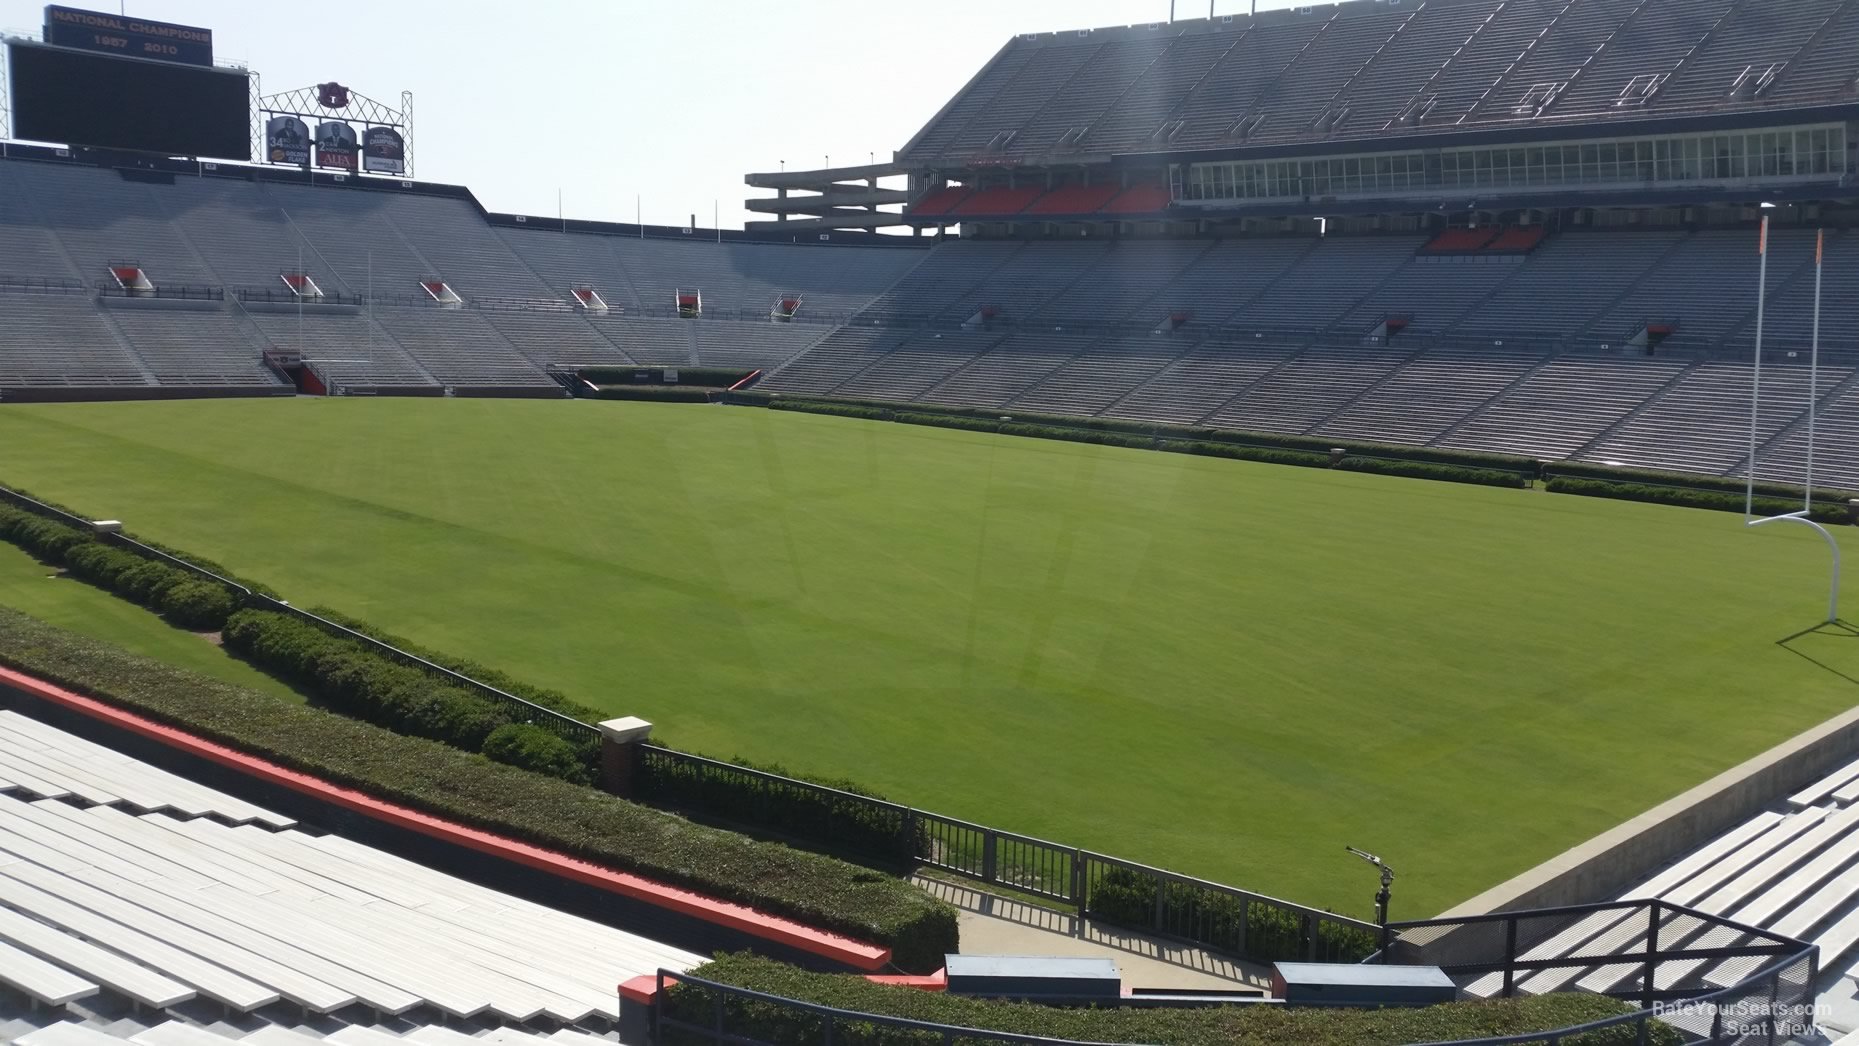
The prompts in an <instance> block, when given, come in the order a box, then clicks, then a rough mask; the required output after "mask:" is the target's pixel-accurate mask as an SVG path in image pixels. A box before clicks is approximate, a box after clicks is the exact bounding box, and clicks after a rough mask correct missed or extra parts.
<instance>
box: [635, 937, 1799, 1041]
mask: <svg viewBox="0 0 1859 1046" xmlns="http://www.w3.org/2000/svg"><path fill="white" fill-rule="evenodd" d="M1609 926H1612V927H1614V928H1617V929H1624V930H1626V931H1628V932H1627V933H1625V934H1622V935H1616V936H1614V937H1609V936H1607V934H1606V930H1607V927H1609ZM1390 929H1391V930H1392V931H1393V932H1394V933H1395V934H1396V937H1395V941H1394V943H1393V946H1392V948H1391V949H1390V950H1389V951H1386V952H1384V953H1383V954H1382V955H1381V957H1380V958H1381V959H1382V960H1383V961H1390V962H1397V963H1401V964H1414V965H1429V966H1431V965H1438V966H1441V967H1442V968H1444V969H1445V970H1446V972H1447V973H1448V974H1449V975H1451V976H1452V978H1453V980H1454V982H1455V983H1457V984H1458V985H1459V987H1460V989H1461V991H1462V992H1463V993H1464V994H1466V995H1468V996H1480V995H1482V996H1485V997H1493V998H1495V997H1501V996H1502V995H1504V994H1508V993H1511V992H1513V991H1514V990H1515V989H1516V988H1517V986H1519V985H1520V984H1521V983H1522V982H1523V981H1524V980H1526V979H1527V978H1529V977H1540V976H1544V975H1548V976H1550V977H1552V978H1553V977H1555V976H1556V975H1558V974H1561V973H1570V974H1581V975H1582V977H1581V978H1574V979H1571V980H1569V981H1568V982H1567V983H1565V984H1563V985H1561V986H1560V987H1561V990H1581V988H1582V986H1583V985H1584V984H1585V983H1587V980H1586V979H1588V978H1596V977H1599V976H1600V975H1601V974H1602V973H1603V972H1604V971H1614V972H1617V973H1621V974H1622V975H1624V976H1625V978H1626V980H1627V981H1629V982H1631V983H1633V984H1635V985H1637V986H1638V987H1637V988H1636V989H1635V990H1634V991H1632V992H1629V993H1627V994H1628V995H1631V996H1634V997H1636V998H1637V999H1638V1001H1639V1005H1640V1008H1639V1009H1638V1010H1635V1011H1634V1012H1631V1013H1625V1014H1622V1015H1620V1016H1618V1017H1610V1018H1607V1019H1604V1020H1599V1021H1592V1022H1589V1023H1585V1024H1580V1025H1574V1026H1570V1027H1563V1028H1556V1029H1550V1030H1546V1031H1541V1032H1532V1033H1527V1034H1521V1035H1506V1036H1493V1037H1488V1038H1478V1039H1457V1040H1438V1041H1435V1042H1431V1043H1427V1044H1424V1046H1564V1044H1569V1046H1573V1044H1575V1043H1599V1042H1606V1043H1627V1042H1634V1043H1640V1044H1657V1043H1673V1042H1680V1041H1682V1042H1688V1043H1721V1044H1724V1046H1756V1044H1762V1046H1781V1044H1783V1043H1788V1042H1791V1041H1794V1040H1796V1039H1798V1038H1799V1039H1807V1038H1811V1037H1813V1034H1814V1031H1815V1029H1814V1026H1813V1002H1814V981H1815V979H1816V977H1817V976H1818V974H1819V966H1818V951H1817V949H1815V948H1814V947H1813V946H1812V945H1809V944H1806V943H1804V942H1801V941H1797V940H1794V939H1792V938H1787V937H1783V936H1780V935H1778V934H1772V933H1767V932H1765V931H1762V930H1758V929H1755V928H1753V927H1748V926H1743V925H1740V924H1737V923H1735V922H1732V921H1730V920H1726V919H1721V918H1718V917H1716V916H1712V915H1709V914H1707V913H1703V912H1698V911H1695V910H1693V909H1689V908H1683V907H1680V906H1678V905H1671V904H1665V903H1663V902H1659V901H1635V902H1623V903H1619V904H1603V905H1582V906H1576V907H1569V908H1557V909H1543V910H1537V911H1528V912H1512V913H1503V914H1498V915H1491V916H1480V917H1475V918H1470V919H1461V920H1429V921H1426V922H1410V923H1400V924H1396V925H1395V926H1393V927H1391V928H1390ZM1590 932H1599V933H1600V934H1601V936H1600V937H1597V938H1595V939H1594V943H1600V942H1605V943H1606V944H1607V946H1608V947H1607V948H1606V949H1604V950H1601V951H1588V952H1584V953H1583V954H1580V955H1578V956H1573V957H1570V958H1567V959H1564V960H1556V961H1548V959H1547V958H1546V957H1545V956H1546V953H1545V952H1544V949H1545V948H1547V947H1550V946H1551V942H1554V941H1556V940H1558V939H1559V938H1562V937H1565V936H1566V937H1569V938H1571V939H1573V938H1576V937H1580V938H1581V940H1580V941H1577V942H1576V943H1577V945H1581V944H1585V943H1590V942H1589V939H1588V938H1587V937H1586V936H1585V935H1586V934H1588V933H1590ZM1634 932H1638V933H1643V934H1645V935H1647V940H1648V941H1649V942H1650V943H1649V944H1647V945H1645V946H1642V942H1640V941H1638V940H1636V939H1634V938H1633V937H1632V933H1634ZM1660 940H1669V941H1672V942H1676V943H1675V944H1673V945H1672V946H1669V947H1667V946H1661V945H1660V944H1659V943H1658V942H1659V941H1660ZM1577 950H1580V949H1579V947H1578V949H1577ZM1532 955H1536V956H1537V957H1536V958H1531V956H1532ZM1712 978H1715V980H1716V982H1717V983H1727V984H1728V986H1727V987H1713V981H1712ZM1493 985H1497V986H1499V987H1500V988H1502V989H1503V990H1502V991H1498V992H1492V991H1489V990H1487V989H1490V988H1491V987H1492V986H1493ZM1660 985H1665V987H1660ZM673 986H675V991H668V990H667V989H668V988H670V987H673ZM1605 994H1612V995H1616V996H1618V995H1620V994H1621V993H1617V992H1610V993H1605ZM652 1029H653V1038H652V1041H653V1042H654V1043H657V1044H659V1046H699V1044H701V1046H726V1044H727V1046H763V1044H767V1046H773V1044H777V1043H790V1042H817V1043H825V1044H833V1043H853V1042H857V1043H873V1044H884V1046H890V1044H899V1046H906V1044H910V1046H914V1044H917V1043H922V1044H924V1046H955V1044H958V1043H960V1044H969V1043H975V1044H994V1043H1058V1042H1064V1041H1069V1040H1058V1039H1050V1038H1040V1037H1036V1036H1026V1035H1016V1034H1012V1033H1008V1032H996V1031H983V1030H977V1029H974V1028H967V1027H959V1026H954V1025H945V1024H937V1023H934V1022H930V1021H919V1020H908V1019H904V1018H900V1017H890V1016H881V1015H876V1014H869V1013H856V1012H852V1011H848V1010H841V1009H835V1008H833V1007H830V1006H823V1005H820V1004H818V1003H810V1002H804V1001H801V1000H796V999H786V998H782V997H780V996H776V995H770V994H768V993H765V992H757V991H751V990H749V989H745V988H739V987H734V986H731V985H725V984H720V983H718V982H715V981H710V980H705V979H703V978H699V977H691V976H689V975H686V974H675V973H671V972H669V971H664V970H661V971H659V974H658V993H657V996H656V998H655V1000H654V1002H653V1005H652Z"/></svg>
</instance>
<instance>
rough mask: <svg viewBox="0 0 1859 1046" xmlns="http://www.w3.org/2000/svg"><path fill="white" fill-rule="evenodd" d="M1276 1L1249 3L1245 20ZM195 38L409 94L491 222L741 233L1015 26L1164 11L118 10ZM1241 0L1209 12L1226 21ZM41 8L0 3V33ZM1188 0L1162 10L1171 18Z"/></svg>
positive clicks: (408, 4)
mask: <svg viewBox="0 0 1859 1046" xmlns="http://www.w3.org/2000/svg"><path fill="white" fill-rule="evenodd" d="M1293 2H1296V0H1260V3H1259V5H1258V6H1259V9H1260V10H1265V9H1268V8H1277V7H1287V6H1291V4H1292V3H1293ZM66 4H67V6H71V7H82V8H88V9H92V10H100V11H112V12H113V11H116V10H118V8H119V6H120V7H121V8H122V9H124V10H126V11H127V13H128V14H131V15H135V16H140V17H143V18H148V19H153V20H157V21H165V22H179V23H182V24H185V25H196V26H204V27H207V28H210V29H212V30H213V31H214V49H215V54H216V57H217V58H219V59H220V60H221V61H228V60H236V61H239V62H241V63H242V64H244V65H246V66H247V67H248V68H250V69H253V70H256V71H257V72H258V73H259V75H260V77H261V85H262V89H263V90H264V91H265V93H268V94H269V93H276V92H281V91H285V90H290V89H295V88H299V87H307V86H309V85H312V84H318V83H323V82H325V81H329V80H336V81H338V82H340V83H343V84H346V85H348V86H349V87H350V88H352V89H354V90H356V91H359V92H360V93H362V94H364V95H368V96H369V97H371V98H374V99H377V100H379V101H382V102H386V103H389V104H390V105H393V106H398V104H399V101H400V92H402V91H412V92H413V95H414V99H413V103H414V104H413V111H414V141H413V150H414V167H415V175H416V177H418V178H419V179H420V180H422V181H438V182H449V183H455V184H464V185H467V186H470V187H471V189H472V191H473V192H474V193H476V195H477V197H478V200H479V202H481V203H483V204H484V206H485V207H487V208H489V209H490V210H493V211H511V212H517V213H525V214H542V215H552V214H555V213H556V208H557V196H558V193H559V196H560V200H561V208H562V210H563V211H564V213H565V214H566V215H567V216H568V217H570V218H586V219H599V220H606V221H623V222H630V221H632V220H633V219H634V215H635V213H642V214H643V216H644V218H645V220H646V221H647V222H649V223H652V224H662V225H680V226H681V225H684V224H686V223H687V222H689V221H690V218H691V216H692V215H693V214H695V215H696V216H697V223H698V225H700V226H703V227H709V226H711V225H712V218H711V216H712V213H713V209H714V211H715V213H717V214H719V215H720V218H721V224H722V226H723V227H724V228H740V227H741V226H742V223H743V222H744V221H745V220H748V219H749V218H750V217H751V215H750V214H749V213H748V212H747V211H745V210H744V209H743V206H742V201H743V200H744V199H745V198H747V197H749V196H760V195H768V194H766V193H765V192H763V191H761V190H751V189H749V188H748V187H747V186H745V185H744V184H743V182H742V176H743V175H744V174H746V173H748V172H750V171H772V170H777V169H779V168H780V166H781V164H782V163H783V161H785V162H786V164H787V166H788V167H789V168H790V169H799V168H815V167H821V166H826V165H827V164H828V159H829V158H830V161H831V163H832V164H837V165H840V166H846V165H849V164H855V163H857V164H862V163H866V162H868V159H869V158H870V157H873V156H876V157H877V158H879V159H888V158H889V154H890V153H891V152H892V151H893V150H896V149H899V148H901V147H902V146H903V145H904V143H905V142H907V141H908V140H909V139H910V137H911V135H913V134H915V133H916V132H917V131H918V130H919V129H920V128H921V127H922V126H923V124H924V123H926V122H928V120H929V118H930V117H931V116H933V115H935V113H936V111H937V110H938V109H939V108H941V107H942V105H943V103H944V102H946V101H948V100H949V98H950V97H951V96H953V95H954V94H955V93H956V92H957V91H958V90H960V89H961V87H962V85H963V84H965V83H967V82H968V79H969V78H970V77H971V76H973V75H974V74H975V73H976V72H977V71H978V70H979V69H980V68H981V66H982V65H983V64H984V63H986V62H987V60H988V59H989V58H990V57H992V56H993V54H994V52H996V51H997V50H999V49H1000V47H1001V45H1002V44H1004V43H1006V42H1007V40H1008V39H1010V38H1011V37H1012V36H1014V35H1015V34H1017V33H1023V32H1050V31H1054V30H1063V29H1082V28H1091V27H1098V26H1110V25H1127V24H1131V23H1136V22H1152V21H1161V20H1166V19H1167V18H1168V13H1169V0H937V2H935V3H923V2H920V0H919V2H908V3H906V2H899V0H785V2H779V3H768V2H754V0H654V2H649V3H648V2H642V0H529V2H528V3H510V2H507V0H504V2H496V3H492V2H488V0H452V2H441V0H373V2H363V0H316V2H314V3H310V4H295V3H282V2H278V0H125V2H124V3H122V4H120V5H119V4H117V3H112V2H107V0H105V2H84V0H66ZM1249 6H1250V0H1214V10H1215V12H1216V13H1218V14H1243V13H1245V12H1246V11H1247V10H1248V9H1249ZM43 11H44V5H43V2H42V0H41V2H38V3H34V2H27V0H0V31H8V30H10V31H21V30H31V31H33V35H37V32H36V30H37V29H38V27H39V26H40V25H42V24H43V23H44V15H43ZM1207 12H1208V6H1207V0H1178V6H1177V14H1178V15H1179V16H1180V17H1182V18H1189V17H1196V18H1198V17H1204V16H1206V14H1207Z"/></svg>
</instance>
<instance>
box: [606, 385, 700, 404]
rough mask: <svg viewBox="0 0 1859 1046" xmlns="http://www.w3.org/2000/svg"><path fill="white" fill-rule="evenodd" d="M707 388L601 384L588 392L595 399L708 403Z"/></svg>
mask: <svg viewBox="0 0 1859 1046" xmlns="http://www.w3.org/2000/svg"><path fill="white" fill-rule="evenodd" d="M710 395H711V394H710V391H709V390H708V389H698V388H689V387H686V386H682V385H602V386H600V387H598V388H596V389H595V390H594V391H593V392H592V393H590V394H588V396H587V398H588V399H597V400H655V401H657V402H660V403H708V402H710Z"/></svg>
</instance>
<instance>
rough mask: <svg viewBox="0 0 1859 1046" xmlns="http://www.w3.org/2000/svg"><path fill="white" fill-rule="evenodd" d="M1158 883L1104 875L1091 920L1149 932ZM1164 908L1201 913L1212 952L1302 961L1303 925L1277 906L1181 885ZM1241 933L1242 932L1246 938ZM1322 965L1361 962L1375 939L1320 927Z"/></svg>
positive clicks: (1166, 896) (1170, 887) (1202, 936)
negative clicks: (1094, 919)
mask: <svg viewBox="0 0 1859 1046" xmlns="http://www.w3.org/2000/svg"><path fill="white" fill-rule="evenodd" d="M1155 894H1156V881H1155V880H1154V879H1152V878H1150V877H1149V876H1146V875H1142V874H1139V873H1137V872H1132V871H1128V870H1126V869H1122V868H1113V869H1110V870H1109V871H1107V872H1105V873H1104V874H1103V875H1102V876H1100V877H1099V878H1098V880H1097V881H1096V882H1095V883H1093V884H1092V885H1091V915H1092V916H1093V917H1094V918H1097V919H1101V920H1103V921H1104V922H1108V923H1115V924H1117V925H1119V926H1126V927H1129V928H1130V929H1133V930H1143V931H1146V930H1150V929H1152V928H1153V926H1154V922H1155V912H1156V896H1155ZM1162 903H1163V906H1164V907H1165V908H1167V909H1170V910H1174V911H1190V910H1194V911H1198V912H1199V918H1198V919H1196V920H1195V925H1196V926H1198V927H1199V928H1200V929H1199V930H1198V931H1197V934H1196V939H1197V940H1198V941H1200V942H1202V943H1204V944H1206V945H1208V946H1209V947H1212V948H1216V949H1219V950H1221V951H1224V952H1228V953H1230V954H1233V955H1240V956H1244V957H1246V958H1248V959H1251V960H1252V961H1254V962H1259V963H1271V962H1302V961H1303V959H1304V955H1305V948H1304V928H1303V925H1302V920H1301V919H1299V918H1298V916H1297V915H1296V914H1294V913H1292V912H1288V911H1286V910H1284V909H1283V908H1279V907H1277V906H1275V905H1270V904H1264V903H1261V902H1258V901H1246V900H1242V899H1240V898H1238V897H1228V896H1225V895H1222V894H1212V893H1207V892H1205V891H1201V890H1197V889H1195V888H1193V887H1191V886H1188V885H1185V884H1182V883H1168V884H1166V885H1165V886H1164V887H1163V898H1162ZM1242 928H1243V930H1244V933H1243V937H1242V933H1241V931H1242ZM1316 933H1317V943H1318V952H1317V955H1318V958H1319V961H1322V962H1357V961H1359V960H1361V959H1364V958H1366V957H1367V956H1368V955H1370V954H1371V953H1373V952H1374V950H1375V947H1376V943H1377V942H1376V940H1375V935H1374V934H1372V933H1369V932H1368V931H1366V930H1358V929H1355V928H1354V927H1349V926H1341V925H1337V924H1335V923H1318V924H1317V929H1316Z"/></svg>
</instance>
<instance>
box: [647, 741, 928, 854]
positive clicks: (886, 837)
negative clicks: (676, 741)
mask: <svg viewBox="0 0 1859 1046" xmlns="http://www.w3.org/2000/svg"><path fill="white" fill-rule="evenodd" d="M718 761H719V762H722V760H718ZM727 762H728V763H729V764H730V765H731V766H732V767H734V768H738V769H724V768H722V767H715V766H710V765H707V764H704V763H695V762H691V761H688V760H683V759H678V758H677V757H676V756H675V755H671V756H648V758H646V759H644V760H643V761H642V762H641V764H640V766H639V767H638V770H637V771H636V776H635V778H634V787H635V788H636V789H637V795H638V798H639V799H641V800H643V801H645V802H649V803H652V804H654V805H658V806H667V807H670V808H672V809H675V810H678V811H681V812H684V813H689V814H691V815H693V816H697V817H707V818H712V819H714V820H717V821H719V822H722V823H724V824H728V825H735V826H741V827H744V828H747V829H749V830H751V831H756V832H765V833H769V834H772V835H776V836H779V837H781V838H783V839H785V840H788V841H791V842H793V843H794V844H796V845H799V846H805V847H806V848H808V849H811V850H816V851H819V852H823V853H830V854H834V855H837V856H842V857H847V858H849V859H852V860H857V861H869V862H873V863H876V864H878V865H881V866H884V867H890V868H898V869H905V868H911V867H914V866H915V864H916V863H917V855H918V854H920V853H922V849H921V847H922V845H923V844H924V842H925V840H924V839H922V838H921V837H920V830H919V833H918V834H917V835H913V834H912V833H911V830H910V827H909V826H908V825H907V824H906V823H905V821H904V818H903V816H902V815H901V814H900V813H898V812H896V811H893V810H890V809H888V808H886V807H883V806H876V805H874V804H872V803H866V802H860V801H859V800H858V799H848V798H846V797H845V796H843V795H838V794H835V793H838V792H845V793H850V794H851V795H853V796H858V797H861V798H863V799H875V800H878V801H879V802H881V803H882V802H887V801H888V800H886V799H885V798H884V796H882V795H879V794H877V793H875V792H870V791H867V790H865V789H864V788H861V787H860V786H859V785H857V784H855V783H854V782H852V781H848V780H844V779H838V778H818V777H805V776H801V775H797V774H794V773H791V772H789V771H788V770H787V769H786V768H784V767H782V766H779V765H763V766H757V765H755V764H753V763H750V762H748V761H747V760H744V759H741V758H736V759H731V760H728V761H727ZM741 770H759V771H761V772H762V773H765V774H773V775H776V776H779V777H786V778H791V779H794V780H797V781H801V782H802V783H803V784H815V785H820V786H821V787H823V788H827V789H831V791H829V792H820V791H816V790H815V789H812V788H806V787H799V786H795V785H791V784H785V783H783V782H780V781H770V780H768V779H767V778H764V777H759V776H756V775H755V774H753V773H743V772H741Z"/></svg>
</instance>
